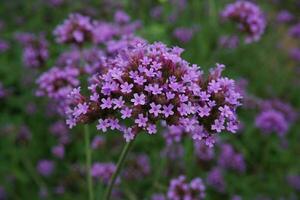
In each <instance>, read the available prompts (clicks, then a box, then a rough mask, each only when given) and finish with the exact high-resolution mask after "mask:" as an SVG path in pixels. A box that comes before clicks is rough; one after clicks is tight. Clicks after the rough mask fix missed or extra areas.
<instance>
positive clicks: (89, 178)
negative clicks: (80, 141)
mask: <svg viewBox="0 0 300 200" xmlns="http://www.w3.org/2000/svg"><path fill="white" fill-rule="evenodd" d="M84 138H85V156H86V163H85V164H86V170H87V176H86V177H87V184H88V191H89V200H94V191H93V180H92V175H91V162H92V151H91V147H90V131H89V126H88V125H85V126H84Z"/></svg>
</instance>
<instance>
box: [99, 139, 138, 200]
mask: <svg viewBox="0 0 300 200" xmlns="http://www.w3.org/2000/svg"><path fill="white" fill-rule="evenodd" d="M133 141H134V140H131V141H130V142H128V143H126V145H125V146H124V147H123V150H122V153H121V155H120V157H119V160H118V163H117V169H116V171H115V173H114V174H113V175H112V177H111V179H110V181H109V184H108V187H107V188H106V191H105V195H104V199H105V200H109V199H110V195H111V192H112V189H113V186H114V184H115V182H116V180H117V177H118V175H119V173H120V171H121V169H122V166H123V164H124V161H125V158H126V156H127V154H128V152H129V149H130V147H131V146H132V144H133Z"/></svg>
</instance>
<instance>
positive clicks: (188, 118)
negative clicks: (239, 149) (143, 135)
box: [67, 43, 241, 145]
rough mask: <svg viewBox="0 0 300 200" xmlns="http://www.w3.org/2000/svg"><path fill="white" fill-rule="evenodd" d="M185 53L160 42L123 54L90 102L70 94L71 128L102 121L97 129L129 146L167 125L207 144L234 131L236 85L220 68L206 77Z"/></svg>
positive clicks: (99, 79)
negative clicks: (161, 123)
mask: <svg viewBox="0 0 300 200" xmlns="http://www.w3.org/2000/svg"><path fill="white" fill-rule="evenodd" d="M181 52H182V49H180V48H178V47H174V48H167V47H166V46H165V45H164V44H162V43H154V44H149V45H148V44H144V43H141V44H138V45H137V47H136V48H134V49H130V50H128V51H125V52H123V53H121V54H119V55H118V56H116V57H115V58H114V59H112V61H111V65H110V66H107V69H108V71H107V73H104V74H101V75H96V76H94V77H93V78H92V81H91V84H90V86H89V87H88V89H89V90H90V92H91V95H90V96H89V97H83V96H82V95H81V94H80V88H77V89H74V90H73V91H72V94H71V95H70V97H71V99H73V100H72V102H74V103H73V104H72V105H71V106H70V108H69V109H68V112H67V115H68V119H67V124H68V125H69V126H70V127H73V126H75V125H76V124H78V123H88V122H91V121H95V120H97V119H98V125H97V129H98V130H100V131H102V132H106V131H107V130H109V129H111V130H119V131H121V132H123V133H124V137H125V139H126V141H130V140H132V139H133V138H134V137H135V136H136V134H137V133H139V132H141V131H146V132H147V133H148V134H155V133H156V132H157V123H158V122H159V121H164V122H165V123H166V125H167V126H172V125H175V126H181V127H183V128H184V131H185V132H187V133H190V134H191V136H192V137H193V139H198V140H205V141H206V142H207V144H208V145H211V144H212V134H213V133H219V132H221V131H225V130H227V131H229V132H236V131H237V129H238V121H237V116H236V108H237V107H238V106H239V105H240V99H241V95H240V94H239V93H237V92H236V90H235V85H234V81H233V80H231V79H228V78H227V77H221V72H222V70H223V69H224V67H225V66H224V65H220V64H217V67H216V68H215V69H213V70H211V72H210V74H209V76H208V77H207V78H205V77H204V76H203V72H202V71H201V70H200V69H199V67H198V66H197V65H190V64H189V63H188V62H187V61H185V60H183V59H182V58H181V57H180V54H181ZM125 121H126V122H130V123H129V124H130V125H129V127H128V126H125V123H124V122H125ZM127 124H128V123H127Z"/></svg>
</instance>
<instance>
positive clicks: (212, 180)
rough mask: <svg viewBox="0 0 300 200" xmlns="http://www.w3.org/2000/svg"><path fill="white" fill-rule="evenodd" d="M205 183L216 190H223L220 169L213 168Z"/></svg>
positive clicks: (222, 178) (223, 184)
mask: <svg viewBox="0 0 300 200" xmlns="http://www.w3.org/2000/svg"><path fill="white" fill-rule="evenodd" d="M207 184H208V185H210V186H211V187H212V188H214V189H215V190H216V191H218V192H221V193H224V192H225V187H226V185H225V181H224V177H223V174H222V171H221V170H220V169H219V168H213V169H212V170H211V171H210V172H209V173H208V176H207Z"/></svg>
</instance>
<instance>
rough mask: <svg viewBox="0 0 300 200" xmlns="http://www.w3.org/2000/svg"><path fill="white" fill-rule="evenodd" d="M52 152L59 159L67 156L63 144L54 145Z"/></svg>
mask: <svg viewBox="0 0 300 200" xmlns="http://www.w3.org/2000/svg"><path fill="white" fill-rule="evenodd" d="M51 152H52V154H53V155H54V156H55V157H56V158H59V159H63V158H64V156H65V148H64V146H63V145H57V146H54V147H52V149H51Z"/></svg>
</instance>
